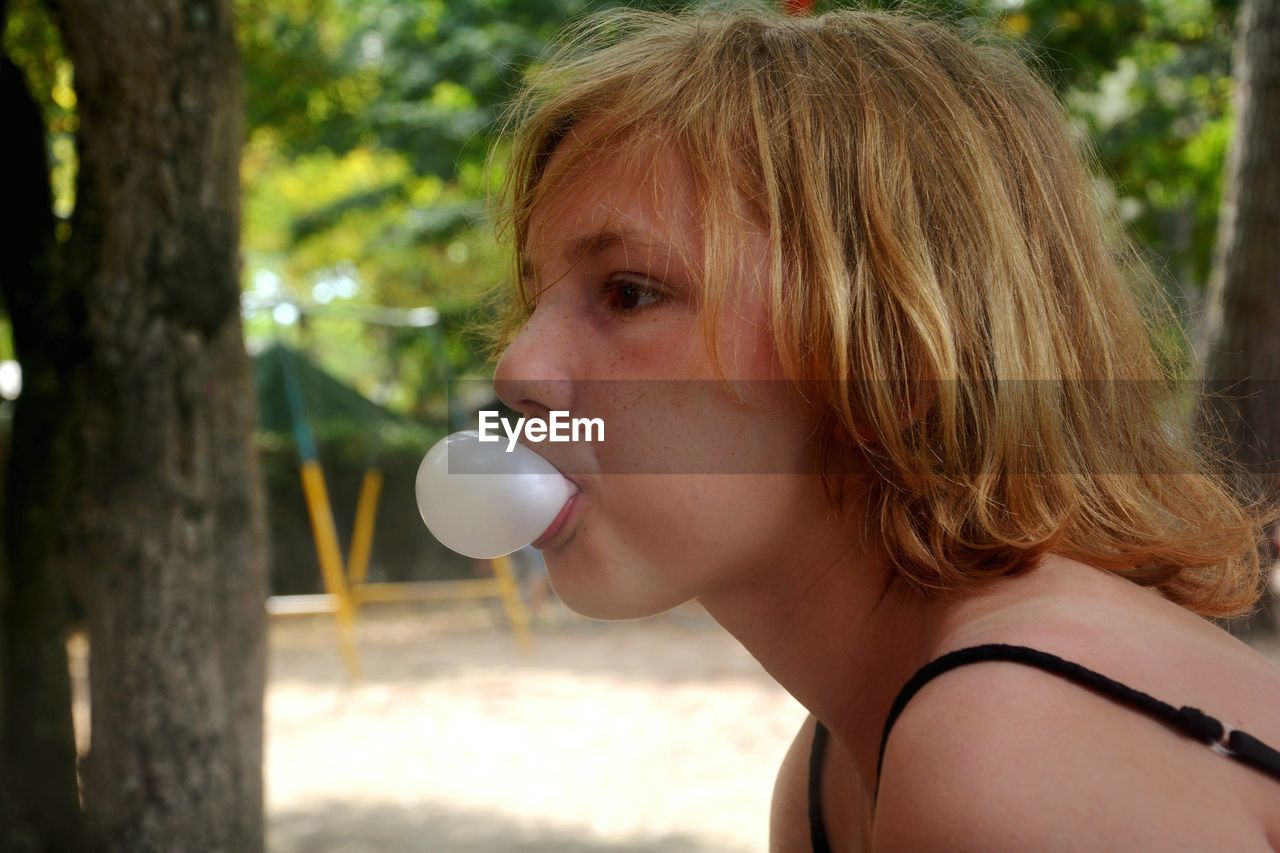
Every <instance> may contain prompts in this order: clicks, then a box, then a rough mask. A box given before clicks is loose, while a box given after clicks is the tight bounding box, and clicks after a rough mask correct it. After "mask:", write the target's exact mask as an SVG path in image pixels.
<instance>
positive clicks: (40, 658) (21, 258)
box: [0, 4, 82, 850]
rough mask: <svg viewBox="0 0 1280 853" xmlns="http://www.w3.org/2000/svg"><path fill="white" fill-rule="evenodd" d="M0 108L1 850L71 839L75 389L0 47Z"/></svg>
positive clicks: (75, 824) (23, 93) (38, 155)
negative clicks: (8, 359)
mask: <svg viewBox="0 0 1280 853" xmlns="http://www.w3.org/2000/svg"><path fill="white" fill-rule="evenodd" d="M4 5H5V4H0V22H3V21H4V20H5V14H4V13H5V11H6V10H5V9H4ZM0 114H3V115H4V116H5V119H6V123H7V129H8V134H7V135H8V137H9V147H8V152H9V159H8V169H9V177H8V178H7V180H6V182H5V183H6V186H5V192H4V193H3V194H0V207H2V208H3V213H4V216H3V220H4V222H5V223H6V224H5V227H4V228H3V229H0V292H3V294H4V300H5V305H6V307H7V308H8V312H9V317H10V320H11V322H12V325H13V335H14V348H15V350H16V354H17V356H18V359H19V362H20V363H21V364H22V367H23V379H24V386H25V387H24V389H23V393H22V395H21V396H20V397H19V399H18V400H17V402H16V404H15V412H14V420H13V431H12V434H11V436H12V438H11V447H10V451H9V459H8V461H7V464H6V466H5V500H4V517H3V527H4V549H3V551H4V553H3V554H2V555H0V570H3V575H4V576H3V577H0V672H2V673H3V676H2V677H0V705H2V711H3V713H0V734H2V736H0V786H2V787H3V788H4V800H5V802H4V804H3V808H4V812H3V813H0V821H2V822H3V823H2V825H3V827H4V831H3V832H0V849H5V848H6V847H7V846H8V845H13V846H14V847H25V848H28V849H30V848H34V849H47V850H76V849H80V845H81V840H82V839H81V835H80V829H81V821H80V801H79V794H78V791H77V785H76V751H75V739H74V733H73V730H72V724H71V685H70V678H69V676H68V671H67V653H66V634H67V629H68V623H69V605H70V600H71V599H70V592H69V589H68V581H67V553H66V537H65V529H63V528H62V526H61V520H62V513H63V512H64V508H65V506H66V502H67V500H68V498H69V495H70V491H71V488H72V485H73V483H74V479H75V475H76V471H75V468H74V466H73V464H72V462H73V457H72V455H71V454H72V452H73V451H72V439H73V435H74V431H75V429H76V426H77V416H78V412H79V406H78V399H79V394H78V391H77V389H76V387H75V383H74V380H73V379H71V377H72V376H73V374H74V371H73V370H70V369H69V366H70V365H71V364H72V363H73V362H74V361H75V360H76V358H77V356H78V354H79V353H80V352H81V348H80V347H78V346H77V344H76V342H75V338H76V332H75V330H74V325H75V320H76V317H77V311H76V306H77V300H76V298H75V296H74V294H71V293H68V292H66V291H65V290H64V289H63V288H60V287H58V286H57V285H56V284H55V281H54V275H53V267H52V259H53V255H52V253H53V247H54V217H53V199H52V193H51V190H50V186H49V169H48V163H47V161H46V158H45V124H44V118H43V116H42V115H41V113H40V108H39V106H38V105H37V104H36V102H35V100H34V99H33V98H32V97H31V93H30V92H29V90H28V88H27V85H26V80H25V78H24V76H23V73H22V71H21V70H20V69H19V68H18V67H17V66H16V65H15V64H14V63H12V62H11V61H10V60H9V58H8V57H7V56H5V57H0ZM6 699H7V701H3V700H6Z"/></svg>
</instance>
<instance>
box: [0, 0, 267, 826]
mask: <svg viewBox="0 0 1280 853" xmlns="http://www.w3.org/2000/svg"><path fill="white" fill-rule="evenodd" d="M53 10H54V12H55V16H54V18H53V23H52V24H50V25H49V26H45V23H48V21H47V19H43V20H44V22H43V23H42V22H41V20H40V19H42V10H40V9H39V8H38V7H37V6H36V5H35V4H33V3H30V2H27V3H26V4H25V8H24V10H23V11H24V18H23V19H22V20H20V21H18V22H17V23H18V26H16V27H15V26H14V21H12V20H11V21H10V29H9V37H8V38H7V39H6V46H7V47H9V48H10V49H15V50H18V51H22V50H24V49H25V51H26V52H25V54H24V59H25V60H26V61H25V62H24V68H25V69H30V71H29V75H30V76H29V80H31V81H32V82H33V83H34V86H35V87H36V91H37V92H38V93H39V94H38V95H37V98H36V101H37V102H43V101H44V100H45V99H46V98H50V97H51V99H52V100H53V101H54V103H55V104H57V105H59V106H61V107H63V108H65V109H67V110H70V109H72V108H74V110H75V112H74V114H73V116H74V120H75V121H74V122H72V123H71V124H72V127H70V128H69V130H68V132H74V133H75V138H76V156H75V162H76V163H77V164H78V169H77V171H76V173H75V190H74V199H73V200H74V210H73V212H72V213H71V219H70V221H65V220H64V221H60V222H56V223H55V222H54V217H53V214H54V213H55V212H56V213H60V214H61V215H64V216H65V214H66V212H67V211H66V210H61V211H60V210H59V202H60V201H61V199H60V198H59V196H58V193H57V192H54V193H52V194H51V192H50V182H49V180H48V175H49V173H48V172H47V171H46V170H45V169H44V168H43V163H44V151H45V150H46V148H45V145H44V142H43V136H44V132H48V133H50V139H51V141H52V142H53V143H54V144H53V145H51V146H50V148H51V149H52V150H53V151H54V153H55V156H57V154H58V151H57V148H56V143H57V141H58V140H57V137H56V136H55V135H54V133H53V121H54V120H58V119H59V118H64V117H60V116H58V115H57V114H56V113H54V112H53V111H52V110H50V109H48V108H47V109H46V111H45V116H44V121H43V123H42V122H41V119H40V116H39V113H38V111H36V110H35V109H34V104H33V103H32V102H31V99H30V98H27V99H26V100H25V101H24V100H23V98H22V95H23V90H22V87H21V85H20V84H21V83H22V78H21V75H18V74H15V73H14V69H13V68H12V66H8V65H6V66H4V71H5V72H7V73H6V76H5V78H4V81H3V82H4V85H5V88H4V92H3V95H2V97H3V98H4V106H5V109H6V120H10V121H11V120H13V119H17V120H18V123H17V125H16V126H17V127H18V128H19V129H20V130H21V131H22V136H21V137H20V139H21V141H22V142H23V143H25V147H24V148H22V149H20V151H21V154H22V155H23V157H24V160H23V161H22V162H21V164H12V165H11V168H14V169H15V170H14V171H13V173H12V174H13V175H14V177H15V181H14V183H13V185H12V186H11V187H10V188H9V189H10V190H11V192H7V193H6V194H5V197H4V202H3V203H4V204H6V205H8V206H9V207H11V208H12V209H11V210H9V211H7V212H8V213H10V214H11V215H10V216H9V217H6V220H7V221H8V222H10V223H14V225H13V227H12V228H11V229H8V228H7V229H6V231H5V233H4V237H3V239H4V240H5V241H6V242H5V249H6V251H4V252H0V263H3V264H5V267H4V270H3V279H4V294H5V299H6V303H7V308H8V310H9V313H10V317H11V318H12V320H13V334H14V339H15V344H16V348H17V350H18V355H19V358H20V359H21V360H22V364H23V367H24V372H25V374H26V382H25V387H24V391H23V394H22V396H21V397H20V402H19V409H18V415H17V417H16V419H15V434H14V441H15V449H16V451H17V452H15V454H14V457H13V459H12V461H11V466H10V469H9V471H8V476H7V480H6V488H7V490H8V500H7V502H6V506H7V508H8V511H7V515H6V547H7V551H8V555H9V558H10V559H9V560H8V565H9V569H10V585H11V587H12V589H11V592H12V595H11V596H10V601H9V606H8V608H7V610H6V613H5V627H6V633H7V635H8V636H7V639H8V654H7V656H6V657H7V660H6V664H7V669H8V673H7V677H6V682H7V683H6V689H5V695H6V696H7V697H9V698H10V702H9V705H8V706H7V708H6V733H7V737H6V747H7V751H6V755H5V759H6V760H5V762H4V764H3V765H0V774H3V775H4V776H6V777H7V781H8V783H9V784H8V789H9V791H10V794H11V796H12V798H13V799H14V800H15V804H16V809H15V810H16V811H17V813H18V816H19V817H22V818H24V819H25V821H26V823H27V826H26V829H27V830H29V832H28V834H27V838H26V840H25V842H24V843H26V844H27V845H28V848H29V849H36V850H39V849H47V850H78V849H86V848H87V849H94V850H108V851H109V850H129V851H145V850H178V849H222V850H237V851H239V850H248V851H251V850H255V849H261V848H262V844H263V837H262V829H263V827H262V815H263V808H262V807H263V802H262V776H261V774H262V722H263V721H262V690H263V684H264V677H265V672H264V669H265V642H264V641H265V630H264V629H265V625H264V614H263V610H262V602H263V599H264V597H265V593H266V588H265V561H266V543H265V535H264V525H263V512H262V506H261V487H260V484H259V478H258V476H257V470H256V463H255V457H254V455H253V453H252V447H251V442H250V438H251V435H252V428H253V408H252V399H253V397H252V393H251V390H250V381H249V373H248V359H247V356H246V353H245V351H244V344H243V335H242V326H241V320H240V311H239V282H238V256H237V244H238V237H239V230H240V216H239V173H238V163H239V153H240V144H241V140H242V124H241V119H242V112H241V110H242V104H241V101H240V67H239V61H238V56H237V52H236V45H235V41H234V33H233V28H232V22H231V14H230V0H162V2H142V0H131V2H128V3H113V4H111V5H110V6H105V5H103V4H100V3H94V2H86V0H62V2H59V3H58V4H57V5H56V6H54V7H53ZM54 25H56V29H57V31H58V33H59V34H60V35H61V37H62V39H63V41H64V43H65V54H63V53H62V52H61V50H59V49H55V48H51V47H50V44H49V40H48V38H47V36H48V30H49V29H51V28H52V26H54ZM42 35H43V36H44V40H43V41H42ZM50 53H53V54H55V58H54V60H53V61H52V62H49V63H46V62H45V61H44V60H45V59H46V58H47V57H48V55H49V54H50ZM50 67H52V69H53V73H44V72H46V71H48V70H49V69H50ZM70 67H74V70H75V88H74V91H72V90H71V89H69V88H65V86H64V78H63V69H64V68H70ZM68 77H69V75H68ZM49 86H51V87H52V89H51V90H50V89H47V88H43V87H49ZM64 89H65V90H64ZM42 124H43V127H42ZM64 130H67V128H65V127H64ZM56 174H57V173H56V170H55V178H56ZM54 188H55V190H56V189H57V185H56V183H55V184H54ZM68 200H70V199H68ZM19 205H20V206H19ZM68 207H70V205H68ZM9 250H12V251H9ZM42 429H43V430H44V432H43V433H41V430H42ZM68 577H69V578H70V579H71V580H72V581H73V582H74V586H75V587H76V588H77V589H78V590H79V591H80V592H81V593H82V599H83V603H84V607H85V610H86V614H87V621H88V632H89V637H90V649H91V654H92V666H91V684H90V693H91V704H92V716H93V742H92V747H91V750H90V753H89V755H88V756H87V757H86V759H85V761H84V763H83V766H82V773H81V779H82V781H83V788H82V789H83V799H84V803H85V810H86V814H87V818H88V819H87V821H86V823H85V827H86V828H85V835H86V837H85V839H84V841H83V844H81V843H77V842H76V841H75V840H74V834H73V833H75V832H76V830H77V828H78V826H79V821H78V820H77V817H78V815H77V810H78V802H77V799H76V788H75V765H74V752H68V751H67V749H66V745H67V744H69V740H67V737H68V735H69V733H70V728H69V726H68V725H67V724H66V720H67V717H66V714H67V712H68V710H69V703H68V700H67V696H66V691H65V679H66V672H67V660H66V656H65V649H64V648H61V642H62V639H63V638H62V633H63V631H64V629H65V622H66V614H65V611H66V607H67V593H66V589H65V579H66V578H68ZM28 606H31V607H32V608H33V609H32V610H31V611H30V612H28V611H27V610H26V609H25V608H26V607H28ZM41 608H43V609H41ZM45 616H48V618H49V621H48V623H47V624H46V623H44V622H43V621H42V620H43V618H44V617H45ZM28 653H29V654H28ZM20 681H21V682H25V683H27V684H30V685H35V686H40V687H41V690H32V691H30V692H29V693H24V694H20V695H19V694H15V693H14V689H15V685H17V684H18V683H19V682H20ZM41 691H43V692H41ZM58 691H62V692H61V694H60V695H59V694H58ZM45 712H47V713H48V716H47V718H46V717H42V716H40V715H41V714H43V713H45ZM14 755H16V756H18V757H19V758H20V763H10V758H11V756H14ZM26 789H30V790H26ZM45 794H48V797H47V800H46V798H45V796H44V795H45ZM59 822H61V823H59ZM6 828H7V827H6Z"/></svg>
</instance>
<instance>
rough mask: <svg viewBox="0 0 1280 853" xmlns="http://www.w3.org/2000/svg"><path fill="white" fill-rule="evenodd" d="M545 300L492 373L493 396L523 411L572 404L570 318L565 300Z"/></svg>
mask: <svg viewBox="0 0 1280 853" xmlns="http://www.w3.org/2000/svg"><path fill="white" fill-rule="evenodd" d="M547 302H549V303H550V304H543V305H540V306H539V307H538V309H537V310H536V311H534V313H533V315H532V316H530V317H529V319H528V320H526V321H525V324H524V326H522V327H521V329H520V332H519V333H518V334H517V335H516V336H515V339H514V340H512V341H511V343H510V344H508V346H507V348H506V350H505V351H504V352H503V353H502V357H501V358H500V359H498V366H497V368H496V369H495V370H494V373H493V388H494V391H495V392H496V393H497V395H498V399H500V400H501V401H502V402H503V403H504V404H506V405H507V406H509V407H510V408H512V409H514V410H515V411H517V412H519V413H521V414H522V415H533V416H537V417H545V416H546V415H547V413H548V412H550V411H552V410H557V411H571V410H572V408H573V383H572V381H571V380H572V379H573V373H572V369H573V364H574V363H575V358H576V353H577V346H576V344H577V343H578V342H577V341H576V340H575V336H574V333H573V328H574V324H573V323H572V321H571V318H570V316H569V311H568V309H567V307H566V306H563V305H558V304H555V303H554V301H552V300H547Z"/></svg>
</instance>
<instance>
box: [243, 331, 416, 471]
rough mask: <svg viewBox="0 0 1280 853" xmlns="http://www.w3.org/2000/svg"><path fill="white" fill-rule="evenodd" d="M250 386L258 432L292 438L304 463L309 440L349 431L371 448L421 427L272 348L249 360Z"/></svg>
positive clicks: (310, 454)
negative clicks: (256, 415) (256, 410)
mask: <svg viewBox="0 0 1280 853" xmlns="http://www.w3.org/2000/svg"><path fill="white" fill-rule="evenodd" d="M253 383H254V390H255V392H256V394H257V399H258V428H259V429H262V430H266V431H269V432H278V433H292V434H293V435H294V436H295V438H296V440H297V442H298V451H299V453H300V454H301V455H302V457H303V458H304V459H310V458H314V456H315V446H314V441H315V439H314V436H316V435H320V436H327V435H331V434H334V433H342V434H350V433H352V432H356V433H359V434H361V435H364V436H367V437H368V438H369V439H370V441H371V443H372V444H373V445H377V444H381V443H382V442H384V441H386V440H388V438H389V435H390V434H393V433H397V434H400V435H405V434H409V435H414V434H419V435H420V436H421V438H420V439H419V440H420V441H422V442H426V441H427V440H428V436H427V433H428V432H429V431H428V429H427V428H426V427H425V426H423V425H422V424H419V423H417V422H416V421H414V420H412V419H410V418H408V417H405V416H404V415H401V414H398V413H396V412H393V411H391V410H389V409H386V408H384V407H382V406H379V405H378V404H377V403H375V402H373V401H372V400H370V399H369V398H367V397H365V396H364V395H363V394H361V393H360V392H359V391H357V390H355V389H354V388H352V387H350V386H349V385H346V384H344V383H343V382H341V381H340V380H338V379H336V378H334V377H333V376H331V375H330V374H328V373H326V372H325V371H324V370H322V369H321V368H320V367H319V366H317V365H316V364H315V363H314V362H312V361H311V360H310V359H309V358H307V357H306V356H305V355H304V354H302V353H300V352H298V351H296V350H293V349H290V348H289V347H286V346H285V345H283V344H280V343H275V344H272V345H271V346H270V347H268V348H267V349H265V350H263V351H262V352H261V353H259V354H258V355H257V356H256V357H254V359H253Z"/></svg>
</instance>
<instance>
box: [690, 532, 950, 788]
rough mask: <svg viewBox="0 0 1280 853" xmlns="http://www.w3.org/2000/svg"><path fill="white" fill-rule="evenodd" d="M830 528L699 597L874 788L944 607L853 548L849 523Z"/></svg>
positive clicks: (873, 554)
mask: <svg viewBox="0 0 1280 853" xmlns="http://www.w3.org/2000/svg"><path fill="white" fill-rule="evenodd" d="M826 526H827V527H829V528H830V529H829V530H823V531H815V530H806V531H804V534H803V535H802V536H797V537H795V538H794V539H793V540H792V541H790V542H788V543H786V545H787V548H786V549H785V550H782V551H781V552H780V553H779V554H775V555H773V559H772V560H770V561H768V562H770V563H771V565H768V566H765V567H764V568H762V569H761V570H760V571H757V572H754V573H753V574H752V577H751V578H750V580H749V581H748V582H746V583H744V582H743V581H742V578H741V577H738V578H737V579H736V580H735V583H734V584H733V585H732V587H731V588H730V587H728V586H726V587H725V588H723V589H719V590H715V591H711V592H709V593H708V594H705V595H703V596H701V597H700V601H701V603H702V605H703V606H704V607H705V608H706V610H707V612H708V613H710V614H711V616H712V617H713V618H714V619H715V620H716V621H717V622H719V623H720V625H722V626H723V627H724V628H725V629H726V630H728V631H729V633H731V634H733V635H734V636H735V637H736V638H737V639H738V640H739V642H741V643H742V644H743V646H745V647H746V649H747V650H748V651H749V652H751V654H752V655H753V656H754V657H755V658H756V660H758V661H759V662H760V664H761V665H762V666H763V667H764V668H765V670H766V671H768V672H769V674H770V675H772V676H773V678H774V679H775V680H777V681H778V683H779V684H781V685H782V686H783V687H784V688H786V690H787V691H788V692H789V693H791V695H792V696H794V697H796V699H797V700H798V701H799V702H800V703H801V704H802V705H804V706H805V707H806V708H807V709H808V710H809V711H810V712H811V713H812V714H813V715H814V716H815V717H816V718H817V719H818V720H819V721H821V722H822V723H823V724H824V725H825V726H826V727H827V728H828V729H829V730H830V731H831V733H832V736H833V737H835V738H836V739H837V740H839V741H840V742H841V743H842V744H843V745H844V746H845V748H846V749H847V750H848V751H849V753H850V755H851V756H852V757H853V759H854V761H855V763H856V765H857V768H858V771H859V775H860V776H861V778H862V779H863V781H864V783H865V784H867V785H868V788H869V789H870V787H871V786H873V785H874V784H875V774H876V760H877V757H878V753H879V748H880V735H881V730H882V728H883V726H884V721H885V717H886V716H887V715H888V712H889V706H890V705H891V704H892V702H893V699H894V696H896V695H897V692H898V690H899V689H900V688H901V687H902V685H903V684H904V683H905V682H906V681H907V679H909V678H910V677H911V675H912V674H914V672H915V671H916V669H918V668H919V667H920V666H922V665H923V664H925V663H927V662H928V661H929V660H931V659H932V658H933V657H935V656H936V655H935V653H934V652H935V648H936V639H937V635H938V628H939V626H940V625H941V618H942V616H943V613H944V607H943V606H942V605H941V604H940V603H938V602H931V601H928V600H926V599H924V598H923V597H922V596H921V595H919V593H917V592H915V591H914V590H913V589H911V588H910V587H908V585H907V584H906V583H905V582H904V581H902V580H901V578H900V577H899V576H898V575H897V573H896V572H895V571H894V570H893V569H892V567H891V566H889V565H888V561H887V560H886V559H885V558H884V557H883V555H881V554H880V553H878V552H877V551H876V550H874V549H871V548H867V547H863V546H862V543H855V544H852V545H851V544H850V542H849V533H848V531H849V529H850V528H849V526H847V519H846V520H845V521H844V522H840V521H839V520H837V519H830V520H829V521H828V522H827V524H826ZM783 554H785V555H786V556H782V555H783Z"/></svg>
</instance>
